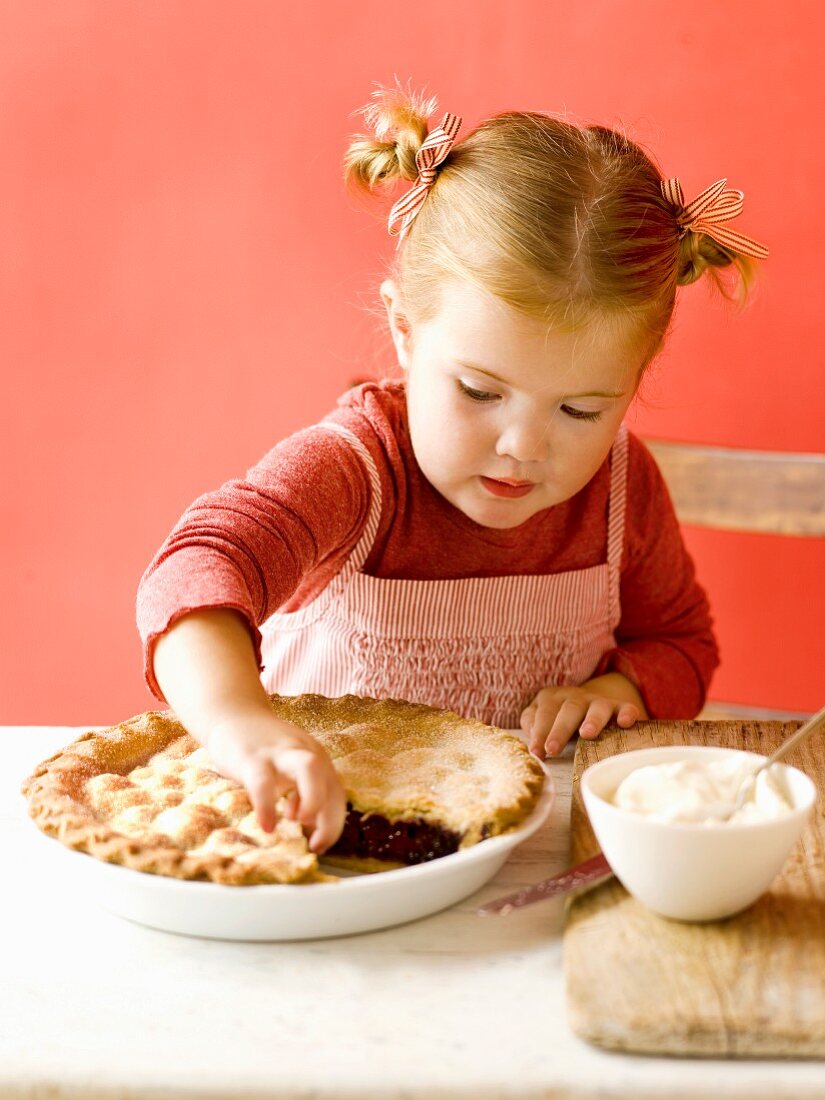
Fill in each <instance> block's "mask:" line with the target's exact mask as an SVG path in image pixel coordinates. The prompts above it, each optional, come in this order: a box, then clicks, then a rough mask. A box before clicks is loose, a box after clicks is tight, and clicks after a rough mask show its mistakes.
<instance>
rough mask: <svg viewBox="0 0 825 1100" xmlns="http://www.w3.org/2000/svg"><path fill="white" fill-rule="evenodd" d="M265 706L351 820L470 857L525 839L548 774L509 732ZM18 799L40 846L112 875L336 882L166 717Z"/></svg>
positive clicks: (406, 713)
mask: <svg viewBox="0 0 825 1100" xmlns="http://www.w3.org/2000/svg"><path fill="white" fill-rule="evenodd" d="M270 700H271V703H272V708H273V710H274V711H275V713H276V714H277V715H278V716H279V717H280V718H284V719H286V720H287V721H290V722H293V723H295V724H296V725H298V726H301V727H302V728H303V729H305V730H307V732H309V733H310V734H312V735H313V736H314V737H315V738H317V740H318V741H320V742H321V744H323V745H324V747H325V748H326V749H327V751H328V753H329V754H330V756H331V757H332V759H333V761H334V763H335V766H336V768H337V769H338V771H339V773H340V775H341V778H342V780H343V783H344V786H345V789H346V794H347V799H348V802H349V805H350V808H351V809H354V810H357V811H358V812H359V813H360V814H361V815H364V816H365V817H366V818H369V816H370V815H379V816H381V817H383V818H386V819H387V820H389V821H392V822H422V823H425V824H427V825H431V826H433V827H434V828H437V829H440V830H445V831H447V832H449V833H453V834H457V835H458V836H459V837H460V847H462V848H463V847H467V846H469V845H472V844H476V843H478V841H480V840H482V839H484V838H485V837H488V836H494V835H496V834H498V833H502V832H506V831H508V830H509V829H512V828H515V827H516V826H518V825H519V824H520V823H521V822H522V821H523V820H524V818H525V817H526V816H527V815H528V814H529V813H530V811H531V810H532V809H533V807H534V805H535V803H536V801H537V799H538V796H539V794H540V792H541V788H542V784H543V779H544V773H543V771H542V768H541V766H540V765H539V764H538V762H537V761H536V760H535V759H534V758H533V757H532V756H531V755H530V754H529V753H528V752H527V750H526V749H525V747H524V745H523V744H522V743H521V742H520V741H519V740H518V738H516V737H514V736H513V735H512V734H510V733H507V732H506V731H505V730H499V729H495V728H493V727H490V726H485V725H483V724H482V723H481V722H477V721H474V720H472V719H466V718H461V717H459V716H458V715H456V714H452V713H450V712H447V711H441V710H436V709H435V708H433V707H427V706H423V705H420V704H414V703H405V702H400V701H397V700H376V699H363V698H359V697H357V696H353V695H348V696H344V697H343V698H340V699H327V698H325V697H324V696H320V695H300V696H294V697H289V696H278V695H273V696H270ZM22 790H23V794H24V795H25V796H26V798H27V799H28V802H29V812H30V814H31V816H32V818H33V819H34V821H35V822H36V824H37V825H38V827H39V828H40V829H42V830H43V832H45V833H47V834H48V835H49V836H53V837H56V838H57V839H58V840H60V841H62V842H63V843H64V844H66V845H67V846H68V847H70V848H74V849H76V850H77V851H82V852H87V853H88V854H90V855H93V856H96V857H97V858H98V859H102V860H106V861H108V862H111V863H118V864H122V865H123V866H126V867H130V868H134V869H136V870H139V871H145V872H148V873H150V874H157V875H167V876H171V877H174V878H184V879H201V880H209V881H212V882H218V883H224V884H227V885H253V884H256V883H307V882H322V881H335V879H334V878H332V877H331V876H329V875H326V874H324V873H323V872H322V871H320V870H319V867H318V860H317V858H316V856H315V855H314V853H312V852H311V851H310V850H309V848H308V845H307V842H306V839H305V837H304V835H303V833H302V830H301V828H300V826H299V825H298V823H297V822H294V821H289V820H287V819H286V818H283V817H282V818H280V819H279V820H278V824H277V826H276V828H275V831H274V832H273V833H265V832H264V831H263V830H262V829H261V828H260V826H259V825H258V823H257V820H256V818H255V814H254V812H253V810H252V805H251V803H250V800H249V797H248V795H247V793H246V791H245V790H244V789H243V788H242V787H241V786H240V785H239V784H238V783H236V782H234V781H233V780H231V779H226V778H224V777H223V776H222V775H220V774H219V773H218V772H217V771H216V770H215V769H214V768H213V767H212V765H211V761H210V759H209V755H208V753H207V751H206V749H204V748H202V747H200V746H199V745H198V743H197V742H196V741H195V739H194V738H192V737H190V735H189V734H188V733H186V731H185V730H184V728H183V726H182V725H181V724H180V723H179V722H178V721H177V719H176V718H175V716H174V715H173V714H172V712H170V711H164V712H154V711H150V712H148V713H146V714H141V715H138V716H137V717H135V718H132V719H130V720H129V721H127V722H122V723H120V724H119V725H117V726H113V727H111V728H110V729H106V730H102V731H98V732H93V733H86V734H84V735H83V736H82V737H80V738H78V739H77V740H76V741H74V742H72V743H71V744H70V745H67V746H66V748H64V749H63V750H62V751H60V752H58V753H56V754H55V755H54V756H52V757H50V758H49V759H48V760H45V761H44V762H43V763H42V764H40V765H39V767H38V768H36V769H35V771H34V772H33V774H32V775H31V776H30V777H29V778H28V779H27V780H26V782H25V783H24V784H23V788H22ZM344 862H348V861H346V860H344ZM354 862H355V865H359V861H354ZM360 864H361V865H364V866H366V865H367V864H371V861H370V860H369V859H367V860H366V863H365V862H364V860H363V859H362V860H361V861H360ZM394 865H395V866H397V863H396V864H394ZM376 866H381V863H376Z"/></svg>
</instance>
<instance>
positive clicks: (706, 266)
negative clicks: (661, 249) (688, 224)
mask: <svg viewBox="0 0 825 1100" xmlns="http://www.w3.org/2000/svg"><path fill="white" fill-rule="evenodd" d="M677 263H678V272H677V278H676V282H677V285H678V286H689V285H690V284H691V283H695V282H696V280H697V279H699V278H701V277H702V275H704V274H706V273H707V275H708V277H709V278H710V279H711V280H712V282H713V283H714V285H715V286H716V288H717V290H718V291H719V292H720V293H721V294H722V296H723V297H725V298H727V299H728V300H729V301H730V300H733V301H736V302H737V303H738V304H739V305H740V306H742V305H744V304H745V301H746V299H747V297H748V292H749V290H750V289H751V286H752V284H753V281H754V278H755V275H756V263H755V261H754V260H752V259H751V257H750V256H743V255H741V253H738V252H734V251H733V250H732V249H729V248H723V247H722V246H721V245H720V244H718V243H717V242H716V241H715V240H714V239H713V238H712V237H709V236H708V234H707V233H686V234H685V235H684V237H682V239H681V240H680V241H679V255H678V260H677ZM729 267H733V268H735V272H736V274H735V293H734V294H731V293H730V290H729V287H730V280H726V279H723V278H722V277H721V275H720V274H719V270H720V269H722V268H729Z"/></svg>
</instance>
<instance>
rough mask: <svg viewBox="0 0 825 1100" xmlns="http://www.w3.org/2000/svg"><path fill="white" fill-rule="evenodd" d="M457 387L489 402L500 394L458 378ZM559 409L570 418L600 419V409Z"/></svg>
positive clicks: (476, 398)
mask: <svg viewBox="0 0 825 1100" xmlns="http://www.w3.org/2000/svg"><path fill="white" fill-rule="evenodd" d="M458 388H459V389H460V390H461V392H462V393H463V394H464V396H465V397H469V398H470V400H471V401H479V402H490V401H498V400H500V398H501V394H498V393H493V392H492V391H490V390H477V389H474V388H473V386H469V385H468V384H467V383H466V382H462V381H461V379H459V380H458ZM560 408H561V411H562V412H563V413H564V414H565V415H566V416H569V417H570V418H571V420H589V421H594V420H599V419H601V415H602V413H601V410H598V411H597V410H587V409H577V408H575V406H573V405H561V406H560Z"/></svg>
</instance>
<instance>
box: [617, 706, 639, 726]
mask: <svg viewBox="0 0 825 1100" xmlns="http://www.w3.org/2000/svg"><path fill="white" fill-rule="evenodd" d="M638 719H639V708H638V707H637V706H636V704H635V703H622V705H621V706H620V707H619V713H618V714H617V715H616V721H617V722H618V724H619V725H620V726H632V725H633V724H634V723H635V722H637V721H638Z"/></svg>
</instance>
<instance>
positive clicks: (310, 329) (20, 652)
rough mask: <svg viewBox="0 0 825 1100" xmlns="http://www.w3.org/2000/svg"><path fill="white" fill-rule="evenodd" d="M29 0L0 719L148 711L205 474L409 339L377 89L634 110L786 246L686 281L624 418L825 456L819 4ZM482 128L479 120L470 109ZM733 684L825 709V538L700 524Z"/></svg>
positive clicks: (650, 136) (7, 219) (20, 92)
mask: <svg viewBox="0 0 825 1100" xmlns="http://www.w3.org/2000/svg"><path fill="white" fill-rule="evenodd" d="M409 12H410V9H409V7H405V6H403V5H400V4H387V3H384V2H382V3H378V2H376V0H368V2H361V3H359V4H333V3H331V2H318V0H302V2H301V4H287V3H280V2H276V0H267V2H264V0H246V2H245V3H243V4H236V3H233V2H232V0H199V2H198V3H197V4H192V3H189V2H186V0H141V2H122V3H117V4H112V3H109V2H108V0H84V2H81V0H64V2H63V3H60V4H54V3H52V2H51V0H6V2H5V3H4V4H3V5H2V7H0V103H2V104H3V107H2V114H0V147H1V148H2V150H3V156H2V160H3V167H2V169H1V170H0V240H2V248H0V295H2V317H3V321H2V326H0V363H1V364H2V368H1V369H2V380H3V387H2V393H3V401H2V410H0V417H2V424H0V448H2V469H3V473H4V486H3V493H2V533H1V534H0V539H1V540H2V561H0V566H2V569H0V585H2V609H3V615H2V618H3V627H2V629H3V644H2V663H0V721H3V722H20V723H50V722H53V723H70V724H81V723H108V722H113V721H116V720H119V719H121V718H124V717H126V716H127V715H129V714H131V713H133V712H135V711H138V710H143V709H145V708H146V707H147V706H152V705H153V700H152V697H151V696H150V695H149V694H148V692H147V691H146V689H145V688H144V686H143V681H142V676H141V669H140V651H139V646H138V640H137V634H136V631H135V627H134V617H133V603H134V593H135V587H136V585H137V581H138V579H139V577H140V574H141V572H142V570H143V568H144V567H145V565H146V563H147V562H148V561H149V559H150V557H151V555H152V553H153V552H154V550H155V548H156V546H157V545H158V544H159V543H160V541H161V540H162V538H163V537H164V535H165V533H166V531H167V530H168V528H169V526H170V525H171V524H172V522H173V521H174V520H175V518H176V517H177V515H178V514H179V513H180V511H181V510H182V509H183V508H184V507H185V505H186V504H187V503H188V502H189V501H190V500H192V499H193V498H194V497H195V496H196V495H198V494H199V493H201V492H203V491H204V490H206V489H207V488H209V487H212V486H214V485H216V484H218V483H220V482H221V481H223V480H225V479H227V478H228V477H231V476H235V475H236V474H238V473H240V472H242V471H243V470H245V469H246V468H247V467H248V466H249V465H251V464H252V463H253V462H254V461H256V459H257V458H258V457H259V456H260V455H261V454H263V452H264V451H265V450H267V449H268V448H269V446H271V444H272V443H273V442H274V441H275V440H276V439H277V438H278V437H280V436H282V435H284V434H285V433H287V432H289V431H291V430H293V429H295V428H296V427H298V426H300V425H302V424H304V423H307V422H309V421H310V420H312V419H314V418H316V417H318V416H319V415H321V414H322V413H323V412H325V411H326V409H327V408H328V407H329V406H330V404H331V403H332V402H333V401H334V399H335V396H336V394H337V393H338V392H339V391H340V390H341V389H342V388H343V387H344V386H345V384H346V383H347V381H348V380H349V379H350V378H351V377H353V376H354V375H362V374H375V373H380V372H381V371H382V370H383V369H384V367H385V366H387V365H389V364H390V363H391V357H390V345H389V342H388V340H387V339H385V338H384V337H383V336H382V335H381V333H380V332H379V331H378V329H377V327H376V317H375V315H374V314H373V313H370V312H369V310H371V309H373V308H374V307H375V306H376V304H377V296H376V287H377V283H378V279H379V277H380V274H381V270H382V265H383V263H384V262H385V260H386V259H387V258H388V257H389V255H390V252H391V249H392V247H393V242H392V241H391V240H390V238H389V237H388V236H387V235H386V233H385V231H384V228H383V220H382V215H379V214H378V213H377V212H376V214H375V216H372V215H370V214H367V213H364V211H363V209H361V208H360V204H358V203H356V202H355V201H354V200H353V199H352V198H348V197H347V196H346V195H345V193H344V191H343V188H342V185H341V155H342V151H343V148H344V145H345V142H346V139H347V137H348V135H349V134H350V133H351V132H352V131H353V130H355V129H358V121H359V120H358V119H357V118H356V117H350V113H351V112H352V111H353V110H354V109H355V108H356V107H358V106H359V105H361V104H362V103H363V102H365V101H366V99H367V98H368V96H369V92H370V90H371V88H372V82H373V81H381V82H389V81H391V80H392V78H393V75H394V74H396V73H397V74H398V75H399V76H400V77H401V78H402V79H404V80H406V79H407V78H411V79H412V81H413V83H414V85H415V86H417V87H420V86H421V85H426V87H427V89H428V91H429V92H431V93H435V94H437V95H438V96H439V98H440V104H441V106H442V108H443V109H449V110H451V111H454V112H456V113H458V114H461V115H463V116H464V119H465V127H466V128H467V129H469V127H470V126H472V125H473V124H474V123H475V122H477V121H478V120H479V119H480V118H482V117H483V116H485V115H487V114H490V113H494V112H498V111H502V110H506V109H511V108H529V109H545V110H552V111H564V110H566V111H568V112H569V113H570V115H571V116H572V117H574V118H576V119H579V120H583V121H601V122H606V123H608V124H614V125H622V126H625V127H626V128H627V130H628V131H629V132H630V134H631V135H632V136H634V137H635V138H637V140H640V141H641V142H643V143H644V144H646V145H648V147H650V148H652V149H653V150H654V151H655V153H656V155H657V157H658V160H659V163H660V164H661V165H662V167H663V169H664V170H665V172H666V173H668V174H670V175H679V176H681V178H682V181H683V184H684V187H685V192H686V194H687V195H688V196H690V195H692V194H694V193H696V191H698V190H700V189H701V188H703V187H705V186H706V185H707V184H708V183H710V182H712V181H713V180H716V179H718V178H719V177H720V176H722V175H727V176H728V177H729V181H730V185H731V186H736V187H741V188H743V189H744V190H745V191H746V193H747V197H746V204H745V216H744V217H743V218H741V219H740V223H741V229H742V230H743V231H744V232H746V233H747V232H750V233H752V235H753V236H754V237H756V238H757V239H759V240H764V241H765V242H766V243H768V244H769V245H770V247H771V249H772V256H771V259H770V260H769V261H768V262H767V263H766V264H765V265H764V269H763V270H764V278H763V281H762V285H761V289H760V292H759V295H758V297H757V299H756V301H755V304H754V306H753V308H751V309H750V310H749V311H748V312H747V313H745V314H744V315H742V316H735V315H734V314H732V313H730V312H726V311H725V310H724V309H723V308H722V307H721V306H720V305H718V304H714V303H713V302H712V300H711V299H710V298H709V296H708V294H707V293H706V292H705V290H704V289H703V288H702V287H694V288H689V289H687V290H685V291H683V292H682V299H681V302H680V306H679V310H678V316H677V325H676V330H675V333H674V337H673V340H672V343H671V345H670V348H669V351H668V353H667V355H666V357H665V359H664V361H663V362H662V364H661V366H660V369H659V371H658V372H657V374H656V376H655V377H654V378H653V379H652V380H651V382H650V384H649V385H648V386H647V389H646V394H645V403H644V404H643V405H642V406H640V407H639V408H638V409H637V411H636V413H635V419H634V426H635V427H636V428H637V429H638V430H641V431H642V432H646V433H648V434H651V435H657V436H662V437H665V438H673V439H686V440H694V441H703V442H708V443H717V444H730V445H735V446H744V447H756V448H777V449H785V450H802V451H804V450H817V449H821V448H822V446H823V434H824V433H823V429H822V425H823V412H825V399H823V389H822V383H821V370H822V366H821V359H822V355H821V348H820V326H821V321H820V316H821V300H822V287H821V270H822V261H821V257H822V255H823V251H825V240H823V235H824V234H825V229H824V228H823V225H824V224H825V222H824V221H823V218H822V217H821V216H820V206H821V195H820V181H821V178H822V167H823V165H822V156H823V154H822V148H823V145H822V141H821V135H822V132H823V118H822V107H821V96H820V91H821V74H822V66H821V42H822V31H823V22H825V17H824V16H823V9H822V8H821V6H820V5H818V4H817V3H815V2H814V0H811V2H803V0H791V2H786V3H783V4H781V5H776V4H775V3H774V0H726V2H725V3H721V4H720V3H718V2H711V0H695V2H694V3H692V4H690V5H683V6H681V7H680V6H678V5H670V6H668V5H662V4H661V3H658V2H657V0H656V2H655V0H624V2H621V3H617V2H616V0H585V2H583V3H581V4H575V3H566V4H560V3H548V2H547V0H508V2H507V3H506V4H505V3H500V2H497V0H453V2H446V3H445V2H444V0H417V3H416V4H415V6H414V18H411V17H410V14H409ZM465 132H466V130H465ZM689 539H690V544H691V546H692V548H693V550H694V552H695V555H696V558H697V560H698V563H699V568H700V571H701V573H702V575H703V577H704V579H705V581H706V584H707V586H708V587H709V589H710V591H711V595H712V598H713V601H714V604H715V608H716V614H717V619H718V626H719V632H720V635H721V640H722V645H723V650H724V665H723V667H722V669H721V671H720V672H719V674H718V676H717V680H716V683H715V686H714V694H715V695H716V696H717V697H719V698H725V699H728V700H748V701H751V702H757V703H761V704H762V705H764V706H767V707H777V708H787V709H798V710H806V709H807V710H810V709H813V708H814V707H815V706H818V705H820V704H821V702H822V696H823V695H825V690H824V689H825V683H823V672H822V668H823V660H822V658H823V648H825V647H823V643H822V637H823V635H822V625H821V613H822V607H823V605H825V579H823V578H824V576H825V569H823V546H822V542H821V541H820V542H816V541H813V540H809V541H804V540H782V541H780V540H778V539H774V538H769V537H739V536H731V535H722V534H709V533H706V532H698V531H692V532H689Z"/></svg>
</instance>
